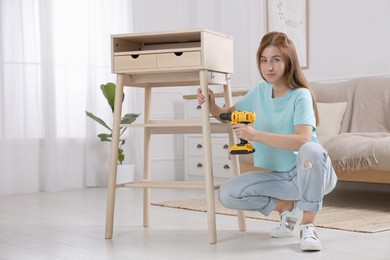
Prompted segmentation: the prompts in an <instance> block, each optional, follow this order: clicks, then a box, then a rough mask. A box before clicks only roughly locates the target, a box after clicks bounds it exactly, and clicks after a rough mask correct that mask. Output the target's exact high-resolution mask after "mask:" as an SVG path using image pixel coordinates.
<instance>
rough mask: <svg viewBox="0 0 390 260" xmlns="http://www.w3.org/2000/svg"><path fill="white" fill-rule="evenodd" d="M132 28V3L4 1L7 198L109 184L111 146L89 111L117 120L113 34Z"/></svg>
mask: <svg viewBox="0 0 390 260" xmlns="http://www.w3.org/2000/svg"><path fill="white" fill-rule="evenodd" d="M132 30H133V24H132V6H131V1H127V0H89V1H88V0H0V195H5V194H16V193H28V192H37V191H58V190H65V189H73V188H81V187H85V186H98V185H104V184H105V183H106V178H107V173H108V160H109V151H110V147H109V144H108V143H107V144H102V143H100V142H99V141H98V139H97V138H96V134H97V133H99V132H100V130H102V129H100V128H99V126H97V124H96V123H94V122H93V121H92V120H90V119H89V118H87V117H86V116H85V111H86V110H88V111H91V112H93V113H95V114H97V115H99V116H100V117H102V118H104V119H107V121H108V123H110V124H111V122H112V121H111V113H110V109H109V107H108V105H107V104H106V101H105V99H104V97H103V95H102V94H101V92H100V88H99V87H100V84H103V83H106V82H109V81H111V82H115V76H114V75H113V74H112V73H111V58H110V54H111V45H110V35H111V34H115V33H128V32H131V31H132ZM133 94H134V93H127V95H126V99H125V102H128V103H125V104H128V105H127V106H125V108H127V109H129V110H133V111H132V112H138V111H134V110H136V105H137V103H136V102H135V101H136V98H135V97H134V95H133ZM124 112H126V111H124ZM127 112H128V111H127ZM128 138H131V136H128Z"/></svg>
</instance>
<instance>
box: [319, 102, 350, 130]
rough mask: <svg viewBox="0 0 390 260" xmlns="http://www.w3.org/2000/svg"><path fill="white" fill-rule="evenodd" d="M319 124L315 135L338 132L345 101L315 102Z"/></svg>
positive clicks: (345, 104) (345, 106)
mask: <svg viewBox="0 0 390 260" xmlns="http://www.w3.org/2000/svg"><path fill="white" fill-rule="evenodd" d="M317 106H318V114H319V116H320V125H319V126H318V127H317V130H316V134H317V136H334V135H337V134H339V133H340V128H341V123H342V122H343V117H344V114H345V110H346V108H347V102H336V103H317Z"/></svg>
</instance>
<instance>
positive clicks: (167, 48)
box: [105, 29, 245, 244]
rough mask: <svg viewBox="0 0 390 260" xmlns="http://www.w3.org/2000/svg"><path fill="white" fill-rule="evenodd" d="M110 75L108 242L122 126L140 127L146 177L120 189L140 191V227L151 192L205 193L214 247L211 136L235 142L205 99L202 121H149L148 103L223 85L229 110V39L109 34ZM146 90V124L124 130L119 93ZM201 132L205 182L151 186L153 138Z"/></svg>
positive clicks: (192, 33)
mask: <svg viewBox="0 0 390 260" xmlns="http://www.w3.org/2000/svg"><path fill="white" fill-rule="evenodd" d="M111 38H112V72H113V73H115V74H117V88H116V93H115V109H114V110H115V112H114V123H113V138H112V139H113V141H112V147H111V158H110V174H109V183H108V200H107V215H106V234H105V236H106V238H112V234H113V227H114V210H115V193H116V188H117V187H118V186H117V185H116V184H115V183H116V170H117V167H116V158H117V154H118V145H119V129H120V127H142V128H144V177H143V180H141V181H136V182H132V183H127V184H122V185H121V186H120V187H127V188H143V189H144V226H145V227H147V226H149V206H150V188H196V189H205V191H206V198H207V216H208V231H209V242H210V243H211V244H214V243H216V241H217V238H216V220H215V204H214V190H215V189H217V188H218V187H219V185H218V184H216V183H214V177H213V168H212V149H211V133H223V132H225V133H226V132H228V133H229V141H230V145H232V144H234V143H236V140H235V137H234V135H233V133H232V130H231V128H230V127H227V126H226V125H225V124H222V123H219V122H217V121H215V120H211V119H210V117H209V113H210V111H209V100H208V96H207V95H206V102H205V104H204V105H203V107H202V118H201V119H192V120H159V121H157V120H153V119H152V118H151V98H152V90H153V88H157V87H158V88H164V87H175V86H180V87H183V86H184V87H185V86H200V87H201V88H202V91H203V93H206V90H207V87H208V85H209V84H210V85H221V86H222V87H223V93H224V98H225V104H226V105H227V106H231V105H232V94H231V86H230V73H232V72H233V40H232V38H230V37H229V36H227V35H223V34H220V33H216V32H211V31H208V30H204V29H195V30H187V31H169V32H156V33H134V34H120V35H112V36H111ZM124 86H127V87H141V88H144V93H145V96H144V99H145V107H144V113H143V115H144V123H141V124H131V125H122V124H121V123H120V121H121V113H122V112H121V111H122V100H123V88H124ZM191 133H202V136H203V146H204V164H205V165H204V177H205V179H204V181H202V182H191V181H166V182H161V181H158V182H157V181H153V180H152V178H151V135H153V134H191ZM232 168H233V169H232V172H233V174H235V175H237V174H239V163H238V157H237V156H232ZM238 220H239V221H238V222H239V229H240V230H245V219H244V215H243V213H242V212H238Z"/></svg>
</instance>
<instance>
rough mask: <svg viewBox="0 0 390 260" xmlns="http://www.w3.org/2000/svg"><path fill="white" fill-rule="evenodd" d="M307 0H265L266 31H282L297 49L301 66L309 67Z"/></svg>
mask: <svg viewBox="0 0 390 260" xmlns="http://www.w3.org/2000/svg"><path fill="white" fill-rule="evenodd" d="M308 9H309V0H266V31H267V33H268V32H271V31H279V32H284V33H285V34H287V36H288V37H289V38H290V40H292V41H293V43H294V45H295V48H296V49H297V54H298V59H299V63H300V65H301V67H302V68H304V69H307V68H308V67H309V57H308V56H309V41H308V39H309V37H308V28H309V23H308V17H309V13H308Z"/></svg>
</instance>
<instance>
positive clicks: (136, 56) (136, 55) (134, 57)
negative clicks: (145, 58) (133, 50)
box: [131, 54, 139, 59]
mask: <svg viewBox="0 0 390 260" xmlns="http://www.w3.org/2000/svg"><path fill="white" fill-rule="evenodd" d="M131 57H132V58H133V59H137V58H138V57H139V55H138V54H134V55H131Z"/></svg>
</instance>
